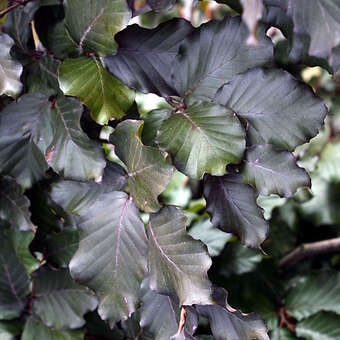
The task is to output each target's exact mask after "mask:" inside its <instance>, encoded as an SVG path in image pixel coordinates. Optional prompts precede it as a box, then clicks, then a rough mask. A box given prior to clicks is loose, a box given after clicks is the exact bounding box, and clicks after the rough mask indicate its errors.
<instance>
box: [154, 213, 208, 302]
mask: <svg viewBox="0 0 340 340" xmlns="http://www.w3.org/2000/svg"><path fill="white" fill-rule="evenodd" d="M185 220H186V217H185V216H184V214H183V213H182V212H181V211H180V210H178V209H176V208H175V207H172V206H168V207H167V206H166V207H163V208H162V209H161V210H160V211H159V212H158V213H155V214H151V215H150V220H149V223H148V227H147V230H148V236H149V271H150V288H151V289H152V290H155V291H156V292H158V293H160V294H166V295H177V296H178V298H179V305H193V304H210V303H212V299H211V283H210V281H209V279H208V275H207V271H208V269H209V267H210V266H211V259H210V257H209V256H208V253H207V250H206V247H205V246H203V244H202V243H201V242H200V241H197V240H195V239H193V238H192V237H191V236H190V235H189V234H187V232H186V230H185Z"/></svg>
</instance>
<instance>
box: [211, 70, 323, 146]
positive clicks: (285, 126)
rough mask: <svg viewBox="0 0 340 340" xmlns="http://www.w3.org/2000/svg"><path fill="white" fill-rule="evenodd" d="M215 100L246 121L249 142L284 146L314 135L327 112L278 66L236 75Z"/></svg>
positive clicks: (307, 88)
mask: <svg viewBox="0 0 340 340" xmlns="http://www.w3.org/2000/svg"><path fill="white" fill-rule="evenodd" d="M216 100H217V101H218V102H219V103H221V104H222V105H225V106H227V107H228V108H230V109H232V110H233V111H234V112H235V113H236V114H237V115H238V116H239V117H241V118H243V119H244V120H245V121H246V122H247V125H248V130H247V134H248V137H249V143H250V144H273V145H274V146H276V147H278V148H282V149H287V150H293V149H294V148H295V147H296V146H297V145H299V144H303V143H305V142H307V141H309V140H310V139H311V138H312V137H314V136H315V135H316V134H317V133H318V131H319V129H320V128H321V126H322V124H323V121H324V119H325V116H326V113H327V110H326V107H325V105H324V104H323V103H322V102H321V100H320V99H318V98H317V97H316V96H315V95H314V94H313V92H312V90H311V89H310V88H309V87H308V86H306V85H305V84H303V83H299V82H298V81H296V80H295V79H294V78H293V77H292V76H291V75H290V74H289V73H287V72H284V71H282V70H262V69H254V70H250V71H248V72H246V73H243V74H240V75H236V76H234V77H233V79H232V80H231V81H230V83H228V84H226V85H224V87H223V89H222V90H221V91H220V92H219V94H218V96H217V99H216Z"/></svg>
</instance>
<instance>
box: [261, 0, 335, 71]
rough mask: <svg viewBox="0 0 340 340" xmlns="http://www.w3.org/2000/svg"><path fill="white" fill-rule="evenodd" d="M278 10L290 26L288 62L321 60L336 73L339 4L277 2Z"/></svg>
mask: <svg viewBox="0 0 340 340" xmlns="http://www.w3.org/2000/svg"><path fill="white" fill-rule="evenodd" d="M267 2H268V1H267ZM268 3H269V2H268ZM269 4H270V5H271V3H269ZM279 7H280V8H282V9H283V10H284V13H285V15H286V16H287V18H285V20H284V22H285V21H288V22H287V23H286V22H285V24H286V25H289V24H290V25H292V31H293V32H289V33H290V34H293V36H290V35H289V36H288V38H290V39H291V40H292V47H291V51H290V54H289V57H290V59H292V61H293V62H297V61H299V60H301V59H305V58H307V57H314V58H323V59H326V61H328V62H329V63H330V64H331V66H333V72H334V73H335V72H336V71H337V67H336V63H337V62H336V60H334V59H335V58H336V51H335V50H336V48H338V47H339V45H340V39H339V36H338V34H339V32H340V22H339V20H338V18H339V16H340V4H339V2H338V1H337V0H329V1H324V0H316V1H313V3H310V2H309V1H308V0H307V1H306V0H303V1H301V2H300V3H299V5H297V4H296V2H295V1H292V0H280V2H279Z"/></svg>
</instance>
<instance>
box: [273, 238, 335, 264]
mask: <svg viewBox="0 0 340 340" xmlns="http://www.w3.org/2000/svg"><path fill="white" fill-rule="evenodd" d="M337 251H340V237H337V238H333V239H330V240H325V241H319V242H313V243H306V244H301V245H300V246H299V247H297V248H296V249H294V250H293V251H292V252H290V253H289V254H287V255H286V256H285V257H283V258H282V259H281V261H280V264H279V267H280V268H281V269H288V268H290V267H292V266H294V265H295V264H296V263H297V262H299V261H301V260H302V259H304V258H306V257H309V256H313V255H318V254H324V253H331V252H337Z"/></svg>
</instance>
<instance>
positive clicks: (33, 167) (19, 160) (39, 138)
mask: <svg viewBox="0 0 340 340" xmlns="http://www.w3.org/2000/svg"><path fill="white" fill-rule="evenodd" d="M50 117H51V109H50V102H49V101H48V97H46V96H44V95H42V94H39V93H32V94H25V95H23V96H21V97H20V98H19V100H18V102H14V103H12V104H10V105H8V106H7V107H6V108H5V109H4V110H2V112H0V172H2V173H3V174H9V175H11V176H12V177H15V178H16V180H17V182H18V183H19V184H20V185H21V186H22V187H24V188H29V187H31V186H32V185H33V183H34V182H36V181H38V180H40V179H42V178H43V176H44V173H45V171H46V170H47V168H48V165H47V162H46V160H45V152H46V148H47V147H48V146H49V145H50V143H51V140H52V126H51V118H50Z"/></svg>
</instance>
